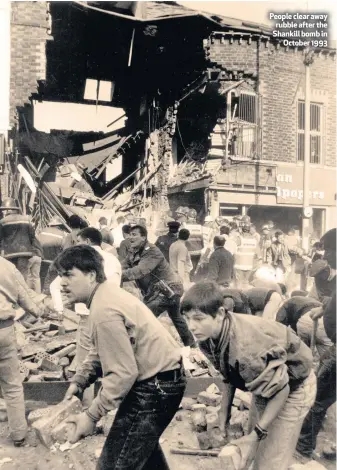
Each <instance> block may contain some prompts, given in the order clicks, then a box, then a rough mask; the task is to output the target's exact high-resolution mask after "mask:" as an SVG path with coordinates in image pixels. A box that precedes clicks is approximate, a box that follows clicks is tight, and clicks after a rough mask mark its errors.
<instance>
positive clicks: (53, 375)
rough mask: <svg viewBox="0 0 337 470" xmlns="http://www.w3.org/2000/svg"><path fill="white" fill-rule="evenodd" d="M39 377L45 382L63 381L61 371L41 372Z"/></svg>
mask: <svg viewBox="0 0 337 470" xmlns="http://www.w3.org/2000/svg"><path fill="white" fill-rule="evenodd" d="M40 376H41V377H42V378H43V380H45V381H46V382H56V381H59V380H63V369H61V370H59V371H55V372H52V371H47V370H46V371H41V374H40Z"/></svg>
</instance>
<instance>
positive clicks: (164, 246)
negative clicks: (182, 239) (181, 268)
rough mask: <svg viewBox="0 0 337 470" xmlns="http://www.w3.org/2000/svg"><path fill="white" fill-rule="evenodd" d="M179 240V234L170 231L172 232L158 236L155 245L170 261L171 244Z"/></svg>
mask: <svg viewBox="0 0 337 470" xmlns="http://www.w3.org/2000/svg"><path fill="white" fill-rule="evenodd" d="M177 240H178V234H175V233H170V232H169V233H167V234H166V235H161V236H160V237H158V238H157V241H156V243H155V245H156V247H158V248H159V249H160V251H161V252H162V253H163V255H164V256H165V259H166V261H167V262H169V261H170V255H169V252H170V246H171V245H172V243H174V242H176V241H177Z"/></svg>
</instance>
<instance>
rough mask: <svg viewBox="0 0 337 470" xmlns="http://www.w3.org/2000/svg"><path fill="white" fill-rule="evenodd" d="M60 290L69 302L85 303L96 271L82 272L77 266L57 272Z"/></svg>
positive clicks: (93, 282) (94, 279)
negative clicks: (59, 279)
mask: <svg viewBox="0 0 337 470" xmlns="http://www.w3.org/2000/svg"><path fill="white" fill-rule="evenodd" d="M59 275H60V277H61V292H62V295H63V296H64V297H65V298H66V299H67V301H68V303H69V304H74V303H80V302H83V303H86V302H87V300H88V298H89V296H90V294H91V292H92V289H93V287H94V286H95V284H96V273H95V272H94V271H91V272H89V273H84V272H82V271H80V270H79V269H77V268H72V269H70V270H68V271H62V272H60V273H59Z"/></svg>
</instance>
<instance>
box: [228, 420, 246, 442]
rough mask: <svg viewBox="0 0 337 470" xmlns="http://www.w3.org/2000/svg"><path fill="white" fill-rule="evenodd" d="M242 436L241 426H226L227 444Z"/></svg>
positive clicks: (237, 424)
mask: <svg viewBox="0 0 337 470" xmlns="http://www.w3.org/2000/svg"><path fill="white" fill-rule="evenodd" d="M242 436H243V428H242V426H241V424H239V423H236V424H230V425H229V426H227V439H228V441H229V442H231V441H233V440H236V439H240V437H242Z"/></svg>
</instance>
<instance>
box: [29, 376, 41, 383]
mask: <svg viewBox="0 0 337 470" xmlns="http://www.w3.org/2000/svg"><path fill="white" fill-rule="evenodd" d="M27 382H43V377H42V375H31V376H30V377H29V379H28V380H27Z"/></svg>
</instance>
